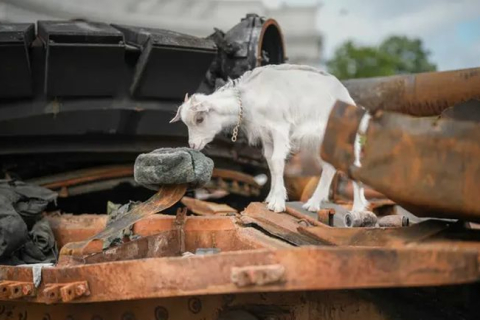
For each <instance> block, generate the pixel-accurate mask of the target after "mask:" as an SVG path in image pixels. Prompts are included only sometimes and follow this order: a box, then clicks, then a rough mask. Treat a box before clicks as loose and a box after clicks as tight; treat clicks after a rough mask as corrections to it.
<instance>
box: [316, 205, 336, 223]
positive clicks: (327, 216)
mask: <svg viewBox="0 0 480 320" xmlns="http://www.w3.org/2000/svg"><path fill="white" fill-rule="evenodd" d="M334 215H335V209H331V208H330V209H320V210H319V211H318V213H317V217H318V221H319V222H321V223H324V224H326V225H329V226H333V216H334Z"/></svg>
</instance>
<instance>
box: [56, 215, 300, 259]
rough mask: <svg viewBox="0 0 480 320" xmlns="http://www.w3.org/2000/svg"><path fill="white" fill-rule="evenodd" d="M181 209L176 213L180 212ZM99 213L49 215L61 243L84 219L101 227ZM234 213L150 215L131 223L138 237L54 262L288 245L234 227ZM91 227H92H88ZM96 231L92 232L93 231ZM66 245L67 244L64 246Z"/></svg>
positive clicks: (79, 230)
mask: <svg viewBox="0 0 480 320" xmlns="http://www.w3.org/2000/svg"><path fill="white" fill-rule="evenodd" d="M184 212H185V211H184V210H181V211H180V213H184ZM100 217H101V216H95V215H81V216H78V219H76V220H74V221H71V218H70V217H69V216H66V217H63V216H55V217H51V218H49V221H50V224H51V225H52V229H53V231H54V233H55V234H58V235H62V237H61V238H62V242H60V243H59V246H60V247H61V246H62V245H63V244H64V243H68V242H70V241H78V238H79V236H82V235H85V233H82V230H83V226H84V225H85V221H94V222H96V223H95V224H96V228H95V229H94V230H91V232H94V233H98V232H100V231H101V230H103V228H104V224H105V220H103V219H100ZM234 221H235V218H234V217H216V218H213V217H212V218H210V217H187V216H185V217H184V216H183V215H177V217H173V216H167V215H160V214H159V215H153V216H149V217H147V218H145V219H142V220H140V221H138V222H136V223H134V224H133V228H132V232H133V234H134V235H135V236H138V237H140V238H139V239H136V240H131V241H128V242H126V243H124V244H122V245H119V246H114V247H111V248H108V249H106V250H104V251H102V252H97V253H87V254H80V253H77V255H68V256H66V255H61V256H60V259H59V262H58V265H60V266H71V265H79V264H91V263H100V262H111V261H122V260H134V259H145V258H152V257H175V256H181V255H182V253H184V252H195V250H196V248H218V249H219V250H220V251H221V252H227V251H239V250H252V249H265V248H267V249H282V248H289V247H291V246H290V245H288V244H287V243H284V242H281V241H279V240H276V239H273V238H271V237H268V236H266V235H264V234H262V233H261V232H259V231H257V230H255V229H252V228H238V226H237V225H236V224H235V223H234ZM92 229H93V228H92ZM95 231H96V232H95ZM67 247H68V246H67Z"/></svg>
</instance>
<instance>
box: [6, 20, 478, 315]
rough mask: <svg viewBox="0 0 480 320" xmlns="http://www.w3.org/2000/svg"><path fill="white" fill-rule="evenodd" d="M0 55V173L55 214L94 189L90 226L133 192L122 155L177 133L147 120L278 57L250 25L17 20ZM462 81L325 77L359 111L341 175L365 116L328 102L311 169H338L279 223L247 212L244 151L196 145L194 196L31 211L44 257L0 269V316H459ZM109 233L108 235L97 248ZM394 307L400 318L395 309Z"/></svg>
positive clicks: (469, 230) (466, 182) (466, 79)
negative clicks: (357, 196) (207, 173)
mask: <svg viewBox="0 0 480 320" xmlns="http://www.w3.org/2000/svg"><path fill="white" fill-rule="evenodd" d="M0 56H1V57H2V59H0V60H1V61H0V70H6V71H8V72H10V71H12V70H13V71H12V72H13V73H10V74H8V72H7V74H3V73H0V84H2V86H0V87H1V88H0V99H2V101H1V102H0V103H1V104H2V106H1V108H0V155H1V156H2V171H3V173H5V174H6V175H7V178H8V177H11V176H13V177H20V178H23V179H25V180H27V181H28V182H29V183H35V184H38V185H41V186H44V187H46V188H50V189H52V190H54V191H57V192H58V193H59V209H60V210H62V209H64V208H65V207H62V205H65V204H66V203H68V202H69V201H70V202H71V203H75V202H73V200H74V199H76V200H75V201H79V202H82V203H88V202H95V201H93V200H94V199H96V200H98V199H97V198H95V197H93V196H92V195H93V194H98V193H101V192H107V191H110V193H109V194H108V195H109V197H108V199H107V198H100V200H101V201H100V202H101V206H102V207H101V208H102V211H99V212H98V213H101V212H103V210H104V209H105V207H106V202H107V200H109V201H114V199H111V198H110V196H112V197H113V196H115V195H116V193H120V190H123V191H122V192H123V197H128V200H131V199H133V198H135V196H134V190H136V189H135V188H126V189H122V188H125V185H131V186H134V187H138V185H136V182H135V181H134V179H133V165H132V164H133V161H134V159H135V157H136V155H137V154H139V153H141V152H145V151H150V150H153V149H157V148H159V147H177V146H180V144H181V143H182V142H183V141H185V137H186V134H187V133H186V130H185V128H184V127H182V126H179V125H169V126H162V125H161V123H165V124H166V123H167V122H168V121H167V120H168V119H170V117H171V116H172V115H173V113H174V111H175V108H176V106H177V105H178V103H180V102H181V98H182V97H183V95H184V93H185V91H187V92H189V93H193V92H211V90H214V89H215V87H217V86H219V85H221V84H222V83H223V82H224V81H226V80H227V79H228V78H236V77H238V76H240V75H241V74H242V73H243V72H244V71H246V70H250V69H253V68H254V67H257V66H260V65H265V64H269V63H283V62H284V61H285V60H286V57H285V47H284V43H283V35H282V32H281V30H280V27H279V25H278V24H277V23H276V22H275V21H274V20H272V19H265V18H262V17H259V16H257V15H247V17H246V18H244V19H242V21H241V22H240V23H239V24H238V25H236V26H234V27H233V28H232V29H231V30H229V31H227V32H222V31H220V30H215V33H214V34H212V35H211V36H209V37H208V38H197V37H192V36H189V35H184V34H178V33H175V32H172V31H169V30H158V29H151V28H141V27H136V26H124V25H108V24H104V23H93V22H89V21H84V20H73V21H56V22H52V21H44V22H39V23H38V35H37V36H35V31H34V25H33V24H14V25H11V24H9V25H7V24H0ZM3 58H5V59H6V60H5V59H3ZM107 60H108V61H107ZM180 61H181V62H182V63H180ZM185 61H187V62H186V63H184V62H185ZM7 65H8V66H11V67H12V68H11V69H8V68H7V69H6V66H7ZM64 66H70V69H69V68H64ZM72 71H73V72H74V73H75V74H78V77H72V75H71V74H69V72H72ZM479 74H480V73H479V71H478V69H469V70H457V71H451V72H442V73H427V74H419V75H405V76H395V77H385V78H377V79H356V80H347V81H345V84H346V86H347V87H348V88H349V89H350V91H351V93H352V96H353V97H354V98H355V99H356V101H357V102H358V104H360V105H363V106H364V107H365V108H367V109H368V110H370V111H372V112H373V118H372V119H371V121H370V125H369V128H368V130H367V132H366V140H365V141H366V144H365V145H364V147H363V153H362V158H361V163H362V167H361V168H356V167H354V166H353V159H354V158H353V139H354V138H355V135H356V134H357V130H358V126H359V122H360V119H361V118H362V116H363V114H364V113H365V111H364V110H362V109H360V108H355V107H353V106H348V105H346V104H343V103H341V102H338V103H337V105H336V106H335V108H334V109H333V111H332V113H331V116H330V119H329V122H328V129H327V132H326V135H325V140H324V145H323V150H322V156H323V158H324V159H325V160H326V161H328V162H330V163H332V164H334V165H335V166H336V167H337V168H338V169H340V170H341V171H343V173H338V174H337V175H336V176H335V179H334V182H333V184H332V188H331V196H330V199H331V202H332V203H327V204H323V205H322V209H321V210H320V211H319V212H317V213H311V212H307V211H305V210H303V209H302V207H301V206H302V203H301V202H289V203H287V210H286V212H284V213H273V212H271V211H269V210H267V208H266V206H265V204H263V203H259V202H256V201H258V199H260V198H259V197H260V196H262V192H264V188H263V189H262V185H261V184H259V182H257V180H256V178H254V177H255V176H256V175H257V174H258V173H263V172H264V168H265V166H264V162H263V159H262V157H261V153H260V151H259V150H258V149H254V148H249V147H246V146H244V145H241V144H235V145H231V144H230V143H228V141H227V140H226V139H218V140H216V141H215V143H214V144H213V147H212V148H211V149H209V150H207V151H208V152H207V155H208V156H211V157H212V158H214V159H215V169H214V170H213V173H212V180H211V181H210V182H209V183H207V184H206V185H205V186H203V189H204V190H206V192H207V193H208V192H211V194H210V195H211V197H207V198H206V199H208V201H202V200H199V199H196V198H195V195H197V194H192V193H191V192H190V193H186V191H187V186H186V185H182V184H178V185H170V186H162V187H161V189H160V190H159V191H158V192H157V193H156V194H153V192H152V191H151V190H149V192H150V193H149V194H148V197H150V199H148V197H145V198H144V199H143V200H145V199H148V200H145V201H143V202H140V203H136V204H135V205H132V206H131V211H130V212H128V213H127V214H125V215H121V216H119V218H118V219H117V220H112V221H109V219H108V217H107V216H106V215H101V214H79V213H83V212H84V211H81V212H80V211H73V212H75V214H65V213H63V212H46V213H44V215H45V217H44V221H46V222H48V224H49V225H50V226H51V229H52V231H53V234H54V236H55V239H56V241H57V246H58V248H59V250H60V252H61V254H60V256H59V259H58V261H57V263H56V264H55V265H54V266H51V265H34V266H0V319H12V318H19V319H26V318H27V317H28V318H34V319H36V318H39V319H49V320H56V319H62V320H64V319H88V320H92V319H95V320H100V319H122V320H133V319H143V318H145V319H150V318H152V319H157V320H168V319H198V320H200V319H218V320H226V319H228V320H240V319H242V320H245V319H252V320H267V319H268V320H274V319H275V320H294V319H312V320H313V319H319V318H324V317H325V316H327V317H328V318H331V319H339V320H340V319H358V318H372V319H373V318H375V319H385V320H387V319H420V318H421V319H462V320H463V319H476V318H478V314H477V313H478V312H477V308H476V306H475V305H474V304H475V301H478V292H480V291H478V284H476V283H478V280H479V279H480V273H479V271H480V268H479V263H480V230H479V228H478V225H476V224H474V223H472V222H471V221H480V219H479V217H480V215H479V214H480V211H479V207H478V205H477V204H476V203H475V199H474V196H475V195H478V194H480V190H479V189H478V183H477V181H479V178H480V177H478V173H479V172H480V168H479V166H478V164H477V163H476V162H475V161H471V159H476V158H478V153H479V152H480V151H479V148H480V147H479V144H478V141H477V140H478V139H476V138H477V137H479V136H480V132H479V131H478V121H477V120H476V118H475V117H470V116H469V115H471V114H472V113H475V112H476V111H475V110H476V108H477V107H478V101H475V100H471V99H478V98H479V88H480V85H479V79H480V77H479ZM7 75H8V78H7V77H6V76H7ZM92 78H95V81H97V80H98V81H102V82H104V83H102V85H98V84H96V83H95V81H88V79H92ZM10 79H11V81H10ZM5 82H8V83H5ZM158 83H160V84H162V85H161V86H160V87H159V88H158V87H157V84H158ZM3 89H5V90H3ZM25 97H27V98H25ZM5 98H8V99H5ZM382 110H383V111H382ZM388 111H396V112H401V113H406V114H410V115H415V116H437V118H436V119H424V118H414V117H410V116H406V115H401V114H394V113H391V112H388ZM78 119H82V121H79V120H78ZM350 178H354V179H357V180H360V181H363V182H365V183H366V184H367V187H366V193H365V194H366V197H367V198H368V200H369V201H370V203H371V208H370V209H371V210H372V211H373V212H374V213H375V215H376V216H375V217H374V220H375V221H374V223H371V226H369V227H365V226H358V227H356V228H345V226H346V225H348V224H349V222H348V221H349V219H348V215H349V212H348V210H349V209H350V208H351V206H352V198H353V188H352V182H351V181H350ZM258 181H260V180H258ZM286 181H287V182H288V185H289V187H290V188H291V189H290V190H291V194H290V195H291V199H293V200H300V201H304V200H306V199H307V198H308V197H309V196H310V195H311V193H312V192H313V190H314V188H315V186H316V184H317V182H318V176H317V177H302V176H291V177H287V179H286ZM266 185H268V183H267V184H266ZM137 189H139V188H137ZM145 190H146V189H145ZM218 191H221V192H220V193H217V194H216V195H215V192H218ZM152 194H153V195H152ZM218 194H220V196H218ZM144 195H145V194H144ZM97 196H98V195H97ZM82 197H85V198H82ZM104 197H105V195H104ZM240 198H242V199H244V200H246V203H247V204H246V205H245V206H241V205H239V204H238V203H235V201H237V200H238V199H240ZM121 199H125V198H121ZM135 200H138V199H135ZM61 201H66V202H65V203H62V202H61ZM234 203H235V205H236V206H235V205H234ZM227 204H228V205H227ZM397 204H400V205H402V206H404V207H405V208H407V209H408V210H409V211H410V212H411V213H414V214H415V215H417V216H419V217H423V218H418V217H417V216H414V215H412V214H411V213H410V212H406V211H403V210H400V208H399V207H398V205H397ZM49 210H50V209H49ZM159 211H161V214H154V213H157V212H159ZM86 212H92V211H86ZM93 212H96V211H93ZM93 212H92V213H93ZM175 212H176V214H175ZM192 214H195V215H192ZM431 217H433V218H431ZM445 218H449V219H445ZM353 220H354V219H352V224H355V223H353V222H354V221H353ZM125 228H128V230H129V235H130V234H131V236H129V237H128V238H127V237H125V238H124V239H122V241H119V242H113V243H111V242H110V241H104V240H105V239H107V240H108V239H109V237H110V236H111V235H113V234H115V235H117V234H119V231H121V230H124V229H125ZM426 287H428V288H426ZM379 288H384V289H381V290H380V289H379ZM400 288H404V289H400ZM346 289H348V290H346ZM372 289H375V290H372ZM242 293H248V294H242ZM467 294H468V297H469V298H468V299H467V298H465V297H466V295H467ZM91 302H97V303H91ZM407 304H408V305H410V304H413V305H415V307H412V308H403V307H399V305H400V306H403V305H407Z"/></svg>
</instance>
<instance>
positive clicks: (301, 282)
mask: <svg viewBox="0 0 480 320" xmlns="http://www.w3.org/2000/svg"><path fill="white" fill-rule="evenodd" d="M254 265H255V266H270V265H281V266H283V267H284V268H285V273H284V275H283V277H282V282H281V283H272V284H266V285H251V286H248V287H238V286H237V285H236V284H235V283H233V282H232V280H231V275H232V270H234V268H243V267H249V266H254ZM0 277H1V278H2V279H6V280H13V281H30V279H32V271H31V269H30V268H16V267H10V266H2V267H0ZM477 279H478V264H477V253H476V252H470V251H453V250H452V251H448V250H442V249H432V248H429V249H423V250H422V249H418V248H401V249H390V248H383V249H380V248H321V247H302V248H292V249H285V250H284V249H281V250H252V251H241V252H227V253H220V254H216V255H206V256H191V257H188V258H152V259H142V260H136V261H121V262H107V263H99V264H92V265H84V266H73V267H66V268H61V267H55V268H45V269H43V270H42V284H41V286H40V287H39V291H40V292H43V290H44V289H45V286H48V285H51V284H55V283H70V282H75V281H87V282H88V283H89V289H90V292H91V294H90V296H83V297H79V298H78V299H76V300H74V301H72V303H77V302H78V303H85V302H94V301H115V300H129V299H147V298H156V297H157V298H158V297H175V296H187V295H206V294H222V293H237V292H270V291H296V290H327V289H354V288H379V287H409V286H438V285H447V284H460V283H468V282H474V281H476V280H477ZM44 299H45V298H44V296H43V295H42V294H39V295H37V297H32V298H30V299H29V301H32V302H42V303H44V302H46V301H45V300H44Z"/></svg>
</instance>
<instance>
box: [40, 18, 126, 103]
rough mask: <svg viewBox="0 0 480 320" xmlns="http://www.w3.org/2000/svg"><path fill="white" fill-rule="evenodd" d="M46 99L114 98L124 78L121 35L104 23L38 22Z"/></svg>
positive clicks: (123, 47)
mask: <svg viewBox="0 0 480 320" xmlns="http://www.w3.org/2000/svg"><path fill="white" fill-rule="evenodd" d="M38 35H39V37H40V38H41V39H42V40H43V42H44V43H45V48H46V61H45V93H46V94H47V95H48V96H64V97H65V96H87V97H88V96H113V95H114V94H115V93H116V91H117V87H118V84H119V79H120V78H121V77H122V76H123V74H122V70H123V66H124V51H125V44H124V41H123V34H122V33H121V32H119V31H118V30H116V29H114V28H113V27H111V26H109V25H107V24H104V23H93V22H85V21H39V22H38Z"/></svg>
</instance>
